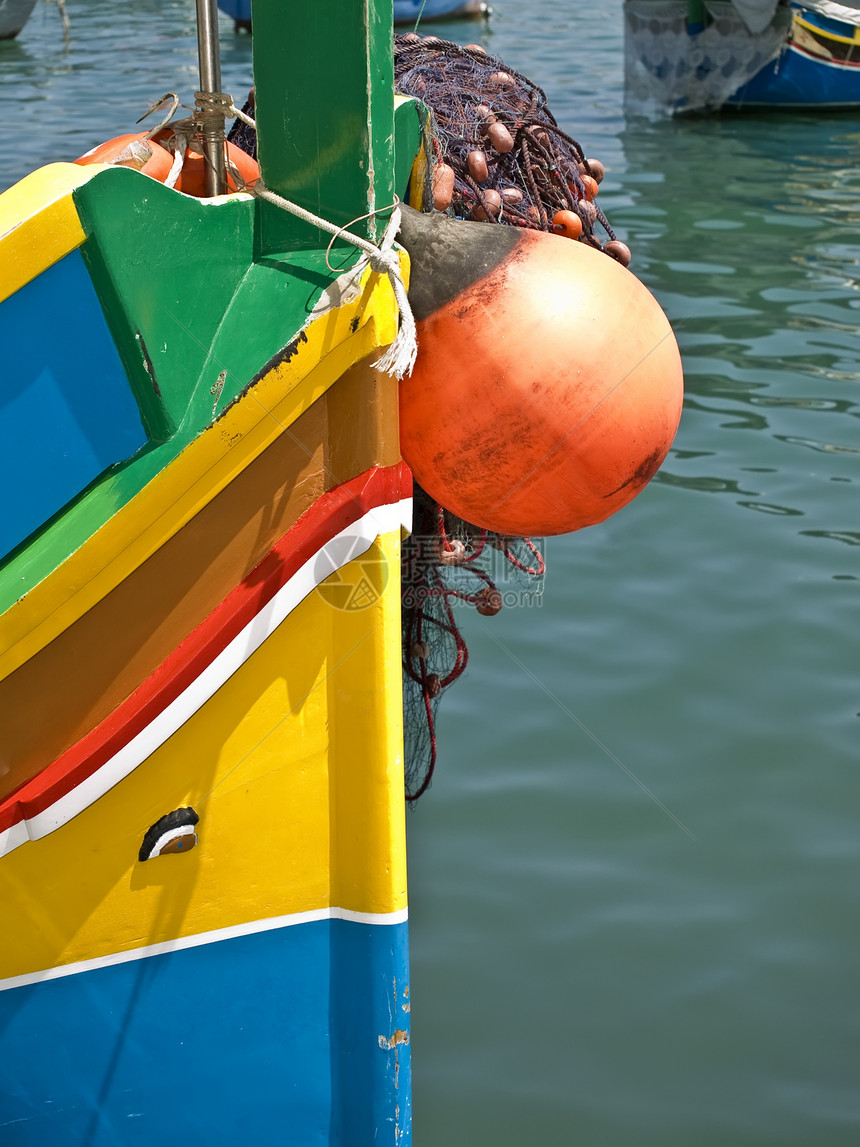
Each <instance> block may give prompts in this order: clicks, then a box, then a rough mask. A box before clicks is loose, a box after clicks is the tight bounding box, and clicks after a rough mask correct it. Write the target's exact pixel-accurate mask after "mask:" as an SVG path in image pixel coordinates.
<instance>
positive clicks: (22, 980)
mask: <svg viewBox="0 0 860 1147" xmlns="http://www.w3.org/2000/svg"><path fill="white" fill-rule="evenodd" d="M408 916H409V911H408V909H406V908H401V909H400V910H399V911H398V912H353V911H351V910H350V909H349V908H314V909H313V910H312V911H310V912H293V913H290V914H289V915H288V916H270V917H269V918H268V919H266V920H251V921H249V922H248V923H247V924H234V925H232V926H231V927H229V928H215V929H214V930H213V931H211V932H199V933H198V934H197V935H196V936H179V937H178V938H177V939H176V940H164V941H163V942H162V943H160V944H147V945H145V946H144V947H143V948H132V949H130V950H129V951H128V952H113V953H111V955H109V956H98V957H96V959H94V960H78V961H77V962H76V963H74V964H63V965H62V966H61V967H59V968H46V969H45V970H44V971H41V972H27V973H26V974H25V975H23V976H10V977H9V978H8V979H7V980H0V992H8V991H11V990H12V989H13V988H25V987H28V986H30V985H32V984H43V983H45V981H47V980H61V979H63V978H64V977H65V976H77V975H79V974H80V973H81V972H94V971H97V970H98V969H99V968H112V967H115V966H116V965H117V964H130V963H132V962H133V961H135V960H148V959H149V957H150V956H166V955H169V954H170V953H171V952H181V951H184V950H185V949H186V948H201V947H203V945H205V944H220V943H221V941H222V940H235V939H236V938H237V937H239V936H254V935H256V934H257V933H259V932H274V931H275V929H277V928H292V927H294V926H295V925H297V924H313V923H314V922H315V921H318V920H347V921H349V922H350V923H352V924H378V925H392V924H405V923H406V921H407V919H408Z"/></svg>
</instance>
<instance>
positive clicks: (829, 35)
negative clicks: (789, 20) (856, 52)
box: [794, 13, 860, 44]
mask: <svg viewBox="0 0 860 1147" xmlns="http://www.w3.org/2000/svg"><path fill="white" fill-rule="evenodd" d="M794 22H795V24H799V25H800V26H801V28H806V30H807V31H809V32H814V33H815V35H816V36H819V37H821V38H822V39H825V40H836V41H837V42H838V43H840V44H857V43H860V28H855V29H854V34H853V36H840V35H839V34H838V33H837V32H827V31H825V30H824V29H823V28H819V27H818V26H817V25H815V24H810V23H809V21H808V20H804V19H803V17H802V16H799V15H798V14H797V13H795V15H794Z"/></svg>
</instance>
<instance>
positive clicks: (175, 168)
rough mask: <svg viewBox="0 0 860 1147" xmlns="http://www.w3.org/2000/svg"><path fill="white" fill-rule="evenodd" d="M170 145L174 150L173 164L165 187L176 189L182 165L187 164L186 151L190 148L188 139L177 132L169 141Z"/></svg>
mask: <svg viewBox="0 0 860 1147" xmlns="http://www.w3.org/2000/svg"><path fill="white" fill-rule="evenodd" d="M168 145H169V147H171V148H172V149H173V163H172V165H171V168H170V174H169V175H168V176H167V179H165V181H164V186H165V187H175V186H176V181H177V179H178V178H179V175H180V173H181V171H182V165H183V163H184V162H185V149H186V147H188V138H187V137H186V136H184V135H183V134H182V133H181V132H176V133H175V134H174V135H172V136H171V137H170V139H169V140H168Z"/></svg>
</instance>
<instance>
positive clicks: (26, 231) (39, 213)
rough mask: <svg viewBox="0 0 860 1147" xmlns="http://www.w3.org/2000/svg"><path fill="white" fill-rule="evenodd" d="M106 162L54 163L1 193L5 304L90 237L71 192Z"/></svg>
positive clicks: (0, 294) (0, 266)
mask: <svg viewBox="0 0 860 1147" xmlns="http://www.w3.org/2000/svg"><path fill="white" fill-rule="evenodd" d="M104 169H105V168H104V164H100V163H97V164H93V165H91V166H89V167H79V166H78V165H77V164H75V163H51V164H49V165H48V166H47V167H40V168H39V170H38V171H34V172H32V174H30V175H27V176H25V178H24V179H22V180H21V181H20V183H16V184H15V185H14V186H13V187H10V188H9V190H8V191H4V192H3V194H2V195H0V302H2V301H3V300H4V299H8V298H9V296H10V295H13V294H14V293H15V292H16V291H17V290H20V288H21V287H23V286H25V285H26V284H27V283H29V282H30V281H31V280H32V279H35V278H36V277H37V276H38V275H41V274H42V272H43V271H46V270H47V269H48V267H52V266H53V265H54V263H56V262H57V260H58V259H62V258H63V256H64V255H68V253H69V252H70V251H74V250H75V249H76V248H78V247H80V245H81V244H82V243H83V241H84V240H85V239H86V235H85V234H84V229H83V227H82V226H81V221H80V219H79V218H78V212H77V209H76V208H75V204H74V200H73V198H72V192H73V191H74V189H75V188H76V187H80V186H81V185H82V184H84V183H86V182H87V181H88V180H90V179H92V178H93V176H94V175H98V173H99V172H100V171H104Z"/></svg>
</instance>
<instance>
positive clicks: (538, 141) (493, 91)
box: [394, 33, 629, 262]
mask: <svg viewBox="0 0 860 1147" xmlns="http://www.w3.org/2000/svg"><path fill="white" fill-rule="evenodd" d="M394 82H395V86H396V88H397V90H398V91H399V92H402V93H403V94H404V95H411V96H414V97H415V98H416V99H419V100H421V101H422V102H423V103H424V104H425V105H426V106H427V107H428V108H429V110H430V113H431V123H430V141H429V145H430V148H431V149H432V163H431V165H429V166H428V176H427V179H426V181H425V182H426V187H425V189H424V192H425V194H424V208H425V210H430V209H432V208H434V207H435V208H436V209H437V210H443V211H447V212H448V213H449V214H451V215H453V216H454V217H455V218H458V219H476V220H481V221H486V222H495V223H501V224H508V225H511V226H516V227H527V228H531V229H535V230H542V231H553V230H555V231H556V232H558V233H560V234H565V235H567V236H568V237H570V238H577V239H579V241H580V242H583V243H587V244H588V245H590V246H593V247H598V248H601V249H603V250H606V251H607V254H609V255H612V256H613V257H615V258H617V259H619V261H622V262H627V261H629V252H628V251H627V248H626V247H624V245H623V244H619V243H618V242H617V241H616V239H615V234H614V232H613V231H612V229H611V227H610V226H609V224H608V222H607V220H606V217H605V216H604V214H603V212H602V211H601V209H600V207H599V206H598V205H597V203H595V202H594V198H595V195H596V194H597V185H598V183H599V182H600V180H601V179H602V178H603V164H602V163H600V162H599V161H597V160H589V159H587V158H586V156H585V154H584V152H583V150H582V147H581V146H580V145H579V143H577V141H576V140H575V139H573V138H571V136H569V135H568V134H567V133H566V132H564V131H563V130H562V129H561V128H560V127H559V126H558V124H557V123H556V120H555V117H554V116H553V115H552V113H551V112H550V110H549V107H548V105H547V98H546V94H545V93H544V91H543V90H542V89H541V88H539V87H538V86H537V84H535V83H532V81H531V80H529V79H527V78H526V77H525V76H523V75H521V74H520V73H519V72H517V71H515V70H514V69H513V68H510V67H508V66H507V65H506V64H504V63H503V62H502V61H501V60H500V59H498V57H495V56H489V55H487V53H486V52H484V51H483V49H482V48H480V47H478V46H477V45H468V46H466V47H461V46H460V45H458V44H453V43H451V42H450V41H448V40H440V39H439V38H438V37H436V36H425V37H424V38H423V39H422V38H421V37H419V36H417V35H415V34H414V33H410V34H408V35H405V36H395V38H394ZM452 177H453V178H452ZM559 214H561V219H560V220H559V221H558V222H556V223H555V225H554V220H555V219H556V217H557V216H558V215H559ZM571 217H572V218H571Z"/></svg>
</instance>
